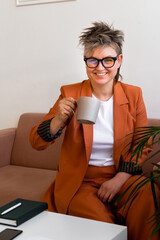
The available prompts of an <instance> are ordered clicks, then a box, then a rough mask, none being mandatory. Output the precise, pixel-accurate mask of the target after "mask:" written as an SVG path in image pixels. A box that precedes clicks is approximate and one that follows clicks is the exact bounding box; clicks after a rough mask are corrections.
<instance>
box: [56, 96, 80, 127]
mask: <svg viewBox="0 0 160 240" xmlns="http://www.w3.org/2000/svg"><path fill="white" fill-rule="evenodd" d="M76 106H77V105H76V100H74V99H73V98H71V97H69V98H63V99H62V100H61V101H60V102H59V106H58V115H57V118H58V119H59V121H61V122H62V123H63V124H65V123H66V122H67V120H68V118H70V117H71V116H72V115H73V113H74V111H75V108H76Z"/></svg>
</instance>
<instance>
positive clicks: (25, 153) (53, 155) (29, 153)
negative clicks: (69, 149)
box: [11, 113, 63, 170]
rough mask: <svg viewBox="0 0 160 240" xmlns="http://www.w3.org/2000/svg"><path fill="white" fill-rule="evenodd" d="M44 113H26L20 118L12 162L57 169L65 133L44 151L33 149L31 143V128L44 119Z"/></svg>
mask: <svg viewBox="0 0 160 240" xmlns="http://www.w3.org/2000/svg"><path fill="white" fill-rule="evenodd" d="M44 115H45V114H43V113H24V114H22V115H21V117H20V119H19V123H18V126H17V131H16V137H15V141H14V145H13V151H12V155H11V164H13V165H19V166H26V167H35V168H44V169H53V170H57V166H58V162H59V154H60V150H61V143H62V141H63V135H61V137H59V138H58V139H57V140H56V142H55V143H54V144H52V145H51V146H50V147H49V148H47V149H45V150H43V151H37V150H35V149H33V148H32V147H31V145H30V143H29V134H30V130H31V128H32V127H33V126H34V125H36V124H37V123H38V122H40V121H41V120H42V118H43V117H44Z"/></svg>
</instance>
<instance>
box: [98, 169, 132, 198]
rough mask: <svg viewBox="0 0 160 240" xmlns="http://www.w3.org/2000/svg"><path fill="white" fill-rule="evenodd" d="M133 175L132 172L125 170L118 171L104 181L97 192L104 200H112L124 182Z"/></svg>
mask: <svg viewBox="0 0 160 240" xmlns="http://www.w3.org/2000/svg"><path fill="white" fill-rule="evenodd" d="M131 176H132V175H131V174H129V173H125V172H119V173H117V174H116V175H115V176H114V177H113V178H112V179H110V180H108V181H106V182H104V183H102V185H101V186H100V188H99V190H98V193H97V195H98V197H99V198H100V199H101V200H102V201H103V202H106V201H107V202H111V201H112V199H113V198H114V196H115V195H116V194H117V193H118V192H119V191H120V189H121V187H122V186H123V184H124V183H125V182H126V181H127V180H128V179H129V178H130V177H131Z"/></svg>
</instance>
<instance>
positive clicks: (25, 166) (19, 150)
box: [0, 113, 160, 206]
mask: <svg viewBox="0 0 160 240" xmlns="http://www.w3.org/2000/svg"><path fill="white" fill-rule="evenodd" d="M43 116H44V114H42V113H25V114H22V115H21V117H20V119H19V123H18V126H17V128H10V129H4V130H0V206H2V205H3V204H6V203H7V202H9V201H11V200H13V199H15V198H18V197H20V198H27V199H31V200H41V197H42V195H43V193H44V192H45V190H46V189H47V187H48V186H49V185H50V183H51V182H52V181H53V179H54V178H55V176H56V169H57V166H58V159H59V153H60V147H61V143H62V140H63V135H62V136H61V137H60V138H58V139H57V141H56V142H55V143H54V144H53V145H52V146H51V147H49V148H48V149H46V150H43V151H36V150H34V149H32V147H31V146H30V144H29V132H30V129H31V127H32V126H34V125H35V124H36V123H38V122H39V121H40V120H41V119H42V118H43ZM149 124H150V125H159V126H160V120H154V119H149ZM154 151H155V150H154ZM158 161H159V155H157V156H155V157H154V159H152V162H158ZM152 167H153V166H152V164H151V161H150V162H147V164H145V165H144V171H148V170H149V169H152Z"/></svg>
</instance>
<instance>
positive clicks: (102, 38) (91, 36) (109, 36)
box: [79, 22, 124, 54]
mask: <svg viewBox="0 0 160 240" xmlns="http://www.w3.org/2000/svg"><path fill="white" fill-rule="evenodd" d="M79 39H80V44H82V46H83V47H84V53H87V52H88V51H89V52H90V51H93V49H94V48H96V47H98V46H102V47H103V46H104V47H106V46H110V45H112V46H113V47H115V50H116V52H117V54H120V53H122V45H123V41H124V34H123V32H122V31H120V30H114V28H113V27H112V26H109V25H108V24H107V23H104V22H94V23H93V27H90V28H86V29H85V31H84V32H82V34H81V35H80V37H79Z"/></svg>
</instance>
